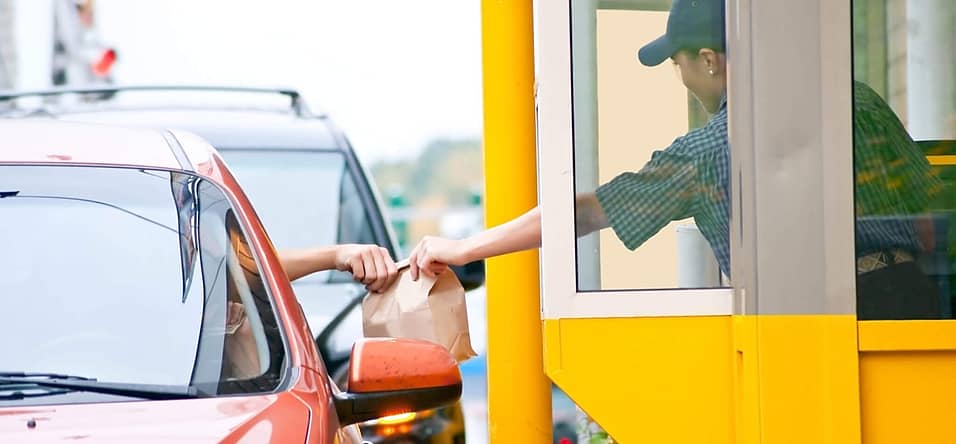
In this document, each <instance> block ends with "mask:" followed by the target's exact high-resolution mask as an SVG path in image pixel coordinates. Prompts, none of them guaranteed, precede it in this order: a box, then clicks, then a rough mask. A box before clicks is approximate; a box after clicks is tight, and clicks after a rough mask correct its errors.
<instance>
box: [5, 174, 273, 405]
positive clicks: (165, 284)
mask: <svg viewBox="0 0 956 444" xmlns="http://www.w3.org/2000/svg"><path fill="white" fill-rule="evenodd" d="M0 196H2V197H0V245H3V246H4V254H3V255H0V269H3V270H4V273H2V274H0V302H2V304H3V306H4V309H5V311H6V313H9V314H15V315H11V316H7V318H6V320H5V321H4V322H3V323H2V324H0V337H3V338H5V339H3V340H0V355H2V356H4V359H3V364H2V366H0V367H2V368H0V370H2V371H26V372H54V373H65V374H72V375H80V376H86V377H91V378H97V379H98V380H99V381H105V382H124V383H144V384H163V385H173V386H195V387H197V388H199V389H200V390H201V391H202V392H203V393H207V394H215V393H221V392H224V391H230V392H253V391H270V390H272V389H273V388H274V387H275V385H276V383H277V382H278V376H279V374H280V367H279V365H281V359H282V357H283V356H284V346H283V345H282V342H281V336H280V335H279V334H278V330H277V329H276V328H275V317H274V315H273V311H272V307H271V303H270V301H269V298H268V296H267V295H266V294H265V293H264V292H262V291H259V293H258V294H256V291H254V290H253V291H252V292H253V293H254V294H255V298H242V297H238V296H237V297H233V296H232V294H233V293H236V294H237V295H238V294H240V293H241V292H242V289H243V288H244V287H248V288H250V289H262V288H263V286H262V282H261V280H259V279H258V277H257V276H254V277H249V276H246V277H245V278H243V276H242V274H241V273H238V270H239V269H238V268H236V267H235V266H234V264H236V263H240V262H242V259H241V256H240V254H241V252H242V251H243V250H242V249H240V248H238V247H233V248H230V247H229V244H228V243H227V241H228V240H229V239H230V238H232V239H235V240H236V241H237V242H238V241H241V240H242V239H243V236H242V234H241V232H240V231H238V230H237V229H231V228H229V225H228V223H229V220H230V218H231V220H233V221H234V217H232V216H231V210H230V207H229V204H228V200H226V198H225V196H224V195H223V194H222V193H221V192H220V191H219V190H218V189H217V188H215V187H214V186H212V185H211V184H208V183H206V182H204V181H202V180H200V179H198V178H196V177H193V176H189V175H181V174H172V173H169V172H165V171H151V170H138V169H122V168H93V167H40V166H3V167H0ZM197 224H198V225H197ZM233 224H234V222H233ZM243 242H244V241H243ZM239 244H242V242H239ZM237 245H238V244H237ZM246 254H248V251H247V252H246ZM250 258H251V257H250ZM250 263H251V264H252V265H253V266H254V262H250ZM256 274H257V273H256ZM240 284H241V285H240ZM240 296H241V295H240ZM249 300H255V301H257V302H256V303H254V304H251V305H250V304H247V303H246V301H249ZM231 301H239V302H241V305H239V306H234V307H232V311H233V313H232V314H231V315H230V314H228V313H227V310H228V309H229V305H228V304H227V302H231ZM247 321H255V322H247ZM270 326H271V327H270ZM244 327H245V328H244ZM250 327H251V330H252V334H247V332H248V331H249V328H250ZM240 337H242V338H244V339H242V340H240V341H239V343H241V344H244V347H245V348H243V347H239V349H238V350H233V349H236V347H235V345H236V344H237V342H236V341H237V339H238V338H240ZM23 338H29V340H24V339H23ZM249 350H255V351H256V353H255V354H254V355H251V357H252V358H253V359H254V360H255V362H254V363H255V364H256V365H254V366H250V365H246V366H245V367H244V369H245V370H244V372H243V373H237V372H231V370H227V368H228V367H229V366H231V365H234V364H236V363H238V362H239V361H237V359H238V358H239V356H240V352H247V351H249ZM248 362H251V361H246V364H248ZM277 362H278V364H277ZM230 379H252V380H255V381H258V382H259V383H258V384H252V385H243V386H235V387H230V386H229V385H228V384H227V382H228V380H230ZM46 399H49V401H50V402H51V403H56V402H60V401H63V400H62V399H59V398H58V397H57V396H51V397H49V398H44V401H43V402H45V400H46ZM88 401H89V398H87V402H88ZM67 402H68V401H67Z"/></svg>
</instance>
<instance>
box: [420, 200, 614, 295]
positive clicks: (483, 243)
mask: <svg viewBox="0 0 956 444" xmlns="http://www.w3.org/2000/svg"><path fill="white" fill-rule="evenodd" d="M576 201H577V205H576V211H575V225H576V228H577V232H578V235H582V236H583V235H584V234H588V233H591V232H594V231H597V230H600V229H601V228H604V227H607V216H606V215H605V214H604V211H603V210H602V209H601V205H600V204H599V203H598V201H597V197H595V195H594V193H582V194H579V195H578V196H577V198H576ZM540 246H541V209H540V208H538V207H535V208H533V209H531V210H530V211H528V212H527V213H524V214H522V215H521V216H518V217H517V218H515V219H512V220H510V221H508V222H505V223H503V224H501V225H498V226H496V227H494V228H491V229H488V230H485V231H482V232H480V233H478V234H475V235H474V236H471V237H469V238H466V239H462V240H453V239H443V238H440V237H432V236H426V237H425V238H424V239H422V241H421V242H419V243H418V245H417V246H416V247H415V249H414V250H412V254H411V255H410V256H409V265H410V267H411V274H412V279H418V273H419V271H420V270H423V271H424V272H425V273H426V274H428V275H434V274H436V273H440V272H441V271H442V270H443V269H444V267H445V266H446V265H463V264H466V263H468V262H472V261H476V260H480V259H485V258H489V257H494V256H499V255H502V254H508V253H514V252H516V251H524V250H530V249H532V248H538V247H540Z"/></svg>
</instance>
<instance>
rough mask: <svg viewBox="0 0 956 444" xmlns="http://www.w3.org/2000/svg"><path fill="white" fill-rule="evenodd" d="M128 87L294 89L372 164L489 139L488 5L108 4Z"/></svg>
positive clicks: (101, 3)
mask: <svg viewBox="0 0 956 444" xmlns="http://www.w3.org/2000/svg"><path fill="white" fill-rule="evenodd" d="M96 3H97V23H98V28H99V33H100V37H101V38H102V40H104V41H105V42H106V43H108V44H111V45H112V46H114V47H115V48H116V49H117V51H118V54H119V61H118V62H117V65H116V67H115V68H114V76H115V79H116V80H117V82H118V83H128V84H145V83H160V84H169V83H189V84H194V83H199V84H228V85H241V86H283V87H287V86H291V87H294V88H297V89H299V90H300V91H301V92H302V93H303V94H304V95H305V97H306V99H307V100H308V102H309V104H310V106H312V107H313V108H317V109H322V110H324V111H326V112H328V113H329V114H330V115H331V116H332V119H333V120H335V121H336V122H337V123H338V124H339V125H340V126H341V127H342V128H343V130H344V131H345V132H346V134H347V136H348V137H349V139H350V140H351V141H352V143H353V145H354V146H355V148H356V150H357V152H358V153H359V156H360V157H361V158H362V159H363V160H364V161H366V162H370V161H375V160H380V159H396V158H408V157H411V156H414V155H415V154H417V153H418V152H419V151H420V150H421V149H422V148H423V147H424V145H425V144H427V143H428V141H430V140H432V139H434V138H438V137H475V138H477V137H480V133H481V112H482V111H481V18H480V1H479V0H415V1H409V2H399V1H394V0H270V1H268V2H265V1H253V0H231V1H230V0H202V1H196V0H163V1H151V2H147V1H129V0H97V2H96Z"/></svg>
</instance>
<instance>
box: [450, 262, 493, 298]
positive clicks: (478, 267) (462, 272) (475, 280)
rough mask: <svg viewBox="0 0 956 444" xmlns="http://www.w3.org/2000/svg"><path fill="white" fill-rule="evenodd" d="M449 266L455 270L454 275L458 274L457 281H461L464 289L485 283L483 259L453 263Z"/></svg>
mask: <svg viewBox="0 0 956 444" xmlns="http://www.w3.org/2000/svg"><path fill="white" fill-rule="evenodd" d="M450 268H451V269H452V271H454V272H455V275H456V276H458V281H460V282H461V286H462V287H464V288H465V291H471V290H474V289H476V288H478V287H480V286H482V285H483V284H484V283H485V261H484V260H477V261H474V262H469V263H467V264H465V265H453V266H451V267H450Z"/></svg>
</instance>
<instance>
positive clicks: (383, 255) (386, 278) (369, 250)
mask: <svg viewBox="0 0 956 444" xmlns="http://www.w3.org/2000/svg"><path fill="white" fill-rule="evenodd" d="M335 268H336V269H337V270H339V271H346V272H349V273H352V276H353V277H354V278H355V280H356V281H357V282H361V283H363V284H365V288H367V289H368V290H369V291H372V292H376V293H378V292H382V291H385V289H387V288H388V287H389V286H391V285H392V283H393V282H395V279H396V278H398V267H397V266H396V265H395V261H394V260H392V257H391V256H390V255H389V254H388V249H386V248H383V247H379V246H378V245H360V244H343V245H338V246H337V247H336V254H335Z"/></svg>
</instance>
